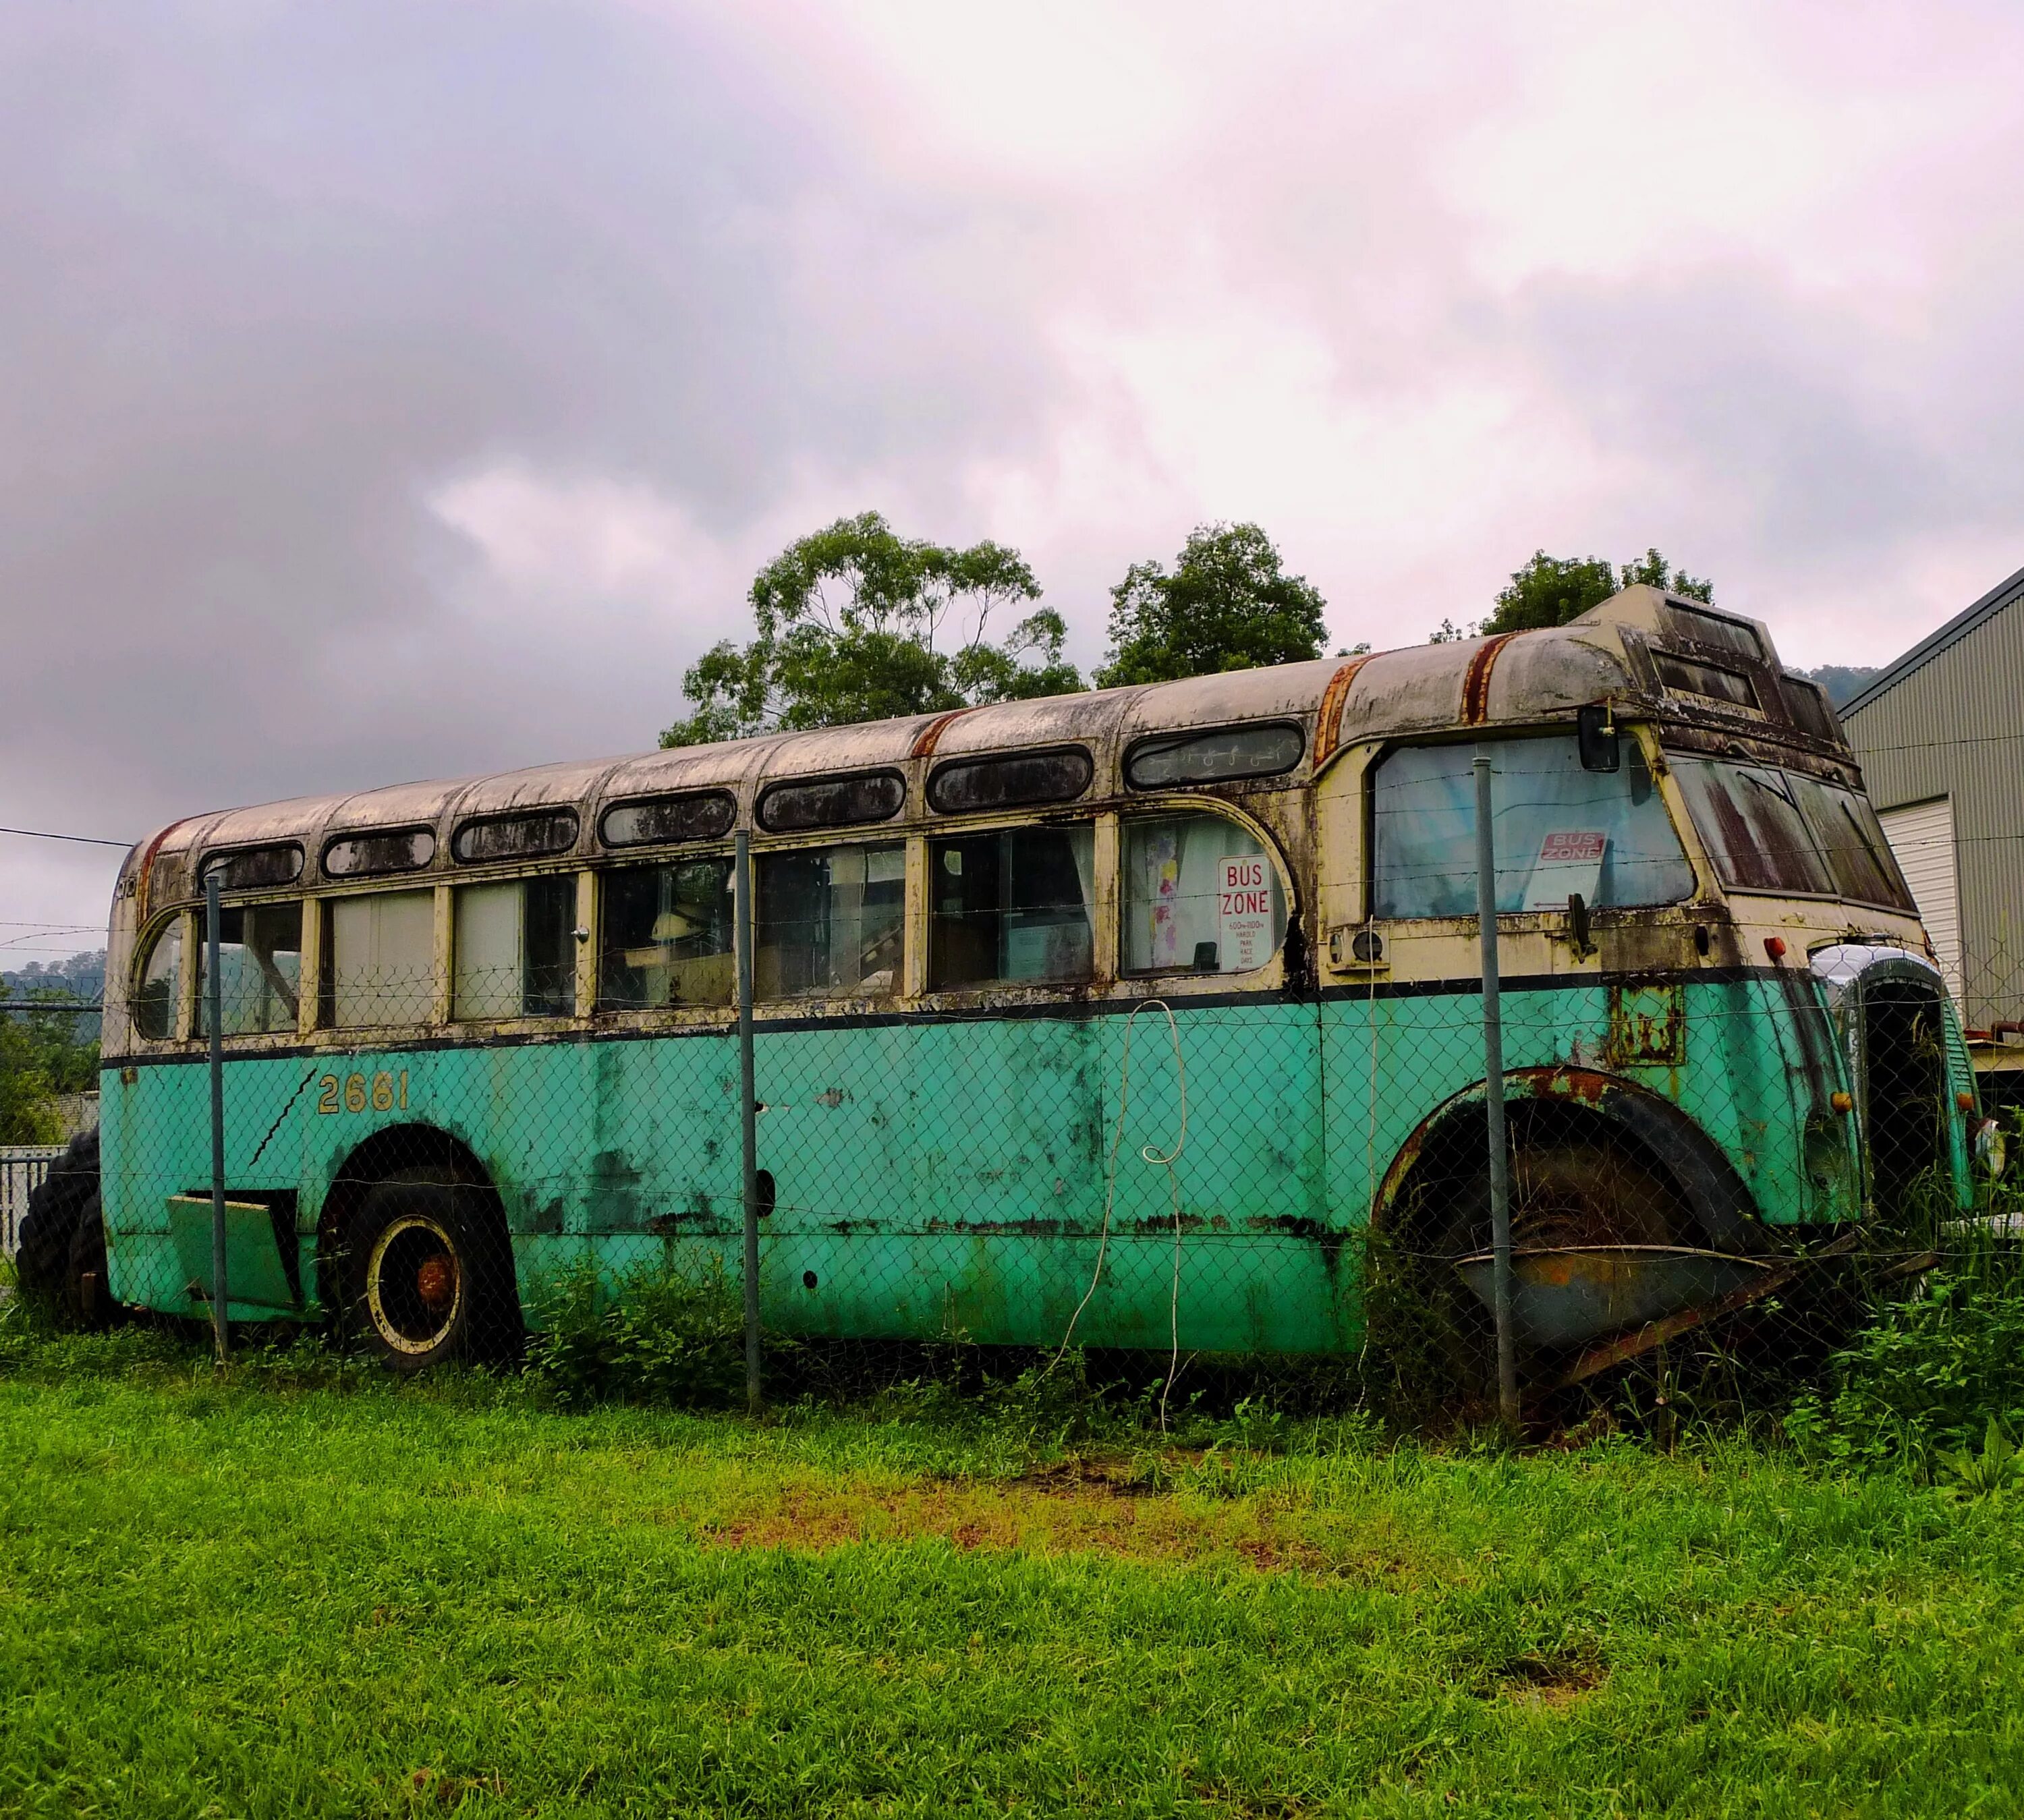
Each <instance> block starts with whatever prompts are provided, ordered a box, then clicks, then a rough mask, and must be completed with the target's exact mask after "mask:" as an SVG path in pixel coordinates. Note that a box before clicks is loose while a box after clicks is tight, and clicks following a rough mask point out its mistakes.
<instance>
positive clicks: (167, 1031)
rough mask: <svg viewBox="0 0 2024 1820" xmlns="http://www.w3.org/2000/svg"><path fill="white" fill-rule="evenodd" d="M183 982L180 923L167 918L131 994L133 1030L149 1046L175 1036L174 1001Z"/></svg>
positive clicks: (181, 925) (177, 918)
mask: <svg viewBox="0 0 2024 1820" xmlns="http://www.w3.org/2000/svg"><path fill="white" fill-rule="evenodd" d="M182 980H183V919H182V918H181V917H179V916H178V917H170V919H169V921H167V922H166V923H164V924H163V925H162V927H161V928H160V929H159V931H158V932H156V936H155V939H154V943H153V946H152V947H150V948H149V949H148V964H147V965H145V967H143V968H142V969H141V983H140V985H139V987H138V988H137V989H136V990H135V991H134V1029H135V1030H136V1031H138V1032H139V1033H140V1035H142V1036H144V1037H145V1038H148V1041H150V1042H167V1040H168V1038H170V1037H172V1036H174V1035H175V1034H176V1000H177V999H178V998H179V997H180V996H181V991H182Z"/></svg>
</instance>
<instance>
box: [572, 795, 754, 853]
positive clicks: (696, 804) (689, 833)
mask: <svg viewBox="0 0 2024 1820" xmlns="http://www.w3.org/2000/svg"><path fill="white" fill-rule="evenodd" d="M737 818H738V799H737V798H736V797H735V796H732V793H730V791H728V790H695V791H691V793H689V794H688V795H687V796H643V797H642V798H641V799H640V800H639V801H637V802H634V803H614V804H613V805H612V806H611V807H610V808H608V809H607V810H606V811H604V815H603V818H602V819H601V820H600V822H598V825H597V826H598V833H599V834H600V837H601V838H602V839H603V842H604V844H605V845H606V846H607V847H658V846H663V845H665V846H673V844H675V843H676V842H677V841H678V840H717V839H718V838H719V837H721V836H723V835H725V834H728V833H730V832H731V825H732V822H735V820H737Z"/></svg>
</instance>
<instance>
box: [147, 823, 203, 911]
mask: <svg viewBox="0 0 2024 1820" xmlns="http://www.w3.org/2000/svg"><path fill="white" fill-rule="evenodd" d="M197 819H198V818H197V817H196V816H195V815H185V816H184V817H183V818H182V820H181V821H180V822H170V824H169V825H168V826H167V827H166V828H164V829H162V830H161V831H160V832H159V833H157V834H156V836H155V837H154V839H153V840H150V841H149V842H148V845H147V850H146V851H145V852H143V853H142V854H141V859H140V863H139V865H138V866H136V867H135V869H134V870H135V871H136V872H137V873H138V875H139V877H138V882H137V883H136V884H135V886H134V926H135V927H136V928H138V927H140V926H141V925H143V924H145V922H146V921H147V920H148V907H149V906H148V896H149V890H150V887H151V886H152V884H153V882H154V877H155V855H156V854H157V853H159V851H161V848H162V843H163V841H164V840H167V839H168V837H170V835H171V834H173V833H175V831H176V830H177V829H178V828H182V827H186V826H189V823H191V822H194V821H196V820H197Z"/></svg>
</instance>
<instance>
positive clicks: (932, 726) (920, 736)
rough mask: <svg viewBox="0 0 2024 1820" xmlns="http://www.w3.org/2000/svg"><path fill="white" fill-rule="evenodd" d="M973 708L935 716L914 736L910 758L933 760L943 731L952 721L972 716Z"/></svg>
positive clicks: (951, 710) (954, 709)
mask: <svg viewBox="0 0 2024 1820" xmlns="http://www.w3.org/2000/svg"><path fill="white" fill-rule="evenodd" d="M975 712H977V710H976V709H974V708H952V709H950V710H949V711H948V713H946V714H937V716H935V717H934V719H933V720H930V722H929V723H927V725H926V727H922V729H921V731H919V733H917V734H915V735H914V745H913V749H912V750H911V752H910V753H908V757H910V758H933V756H935V747H936V746H937V745H938V744H939V743H940V742H941V737H942V734H943V731H944V729H945V728H946V727H948V724H949V723H950V722H951V721H952V720H961V719H962V718H963V716H965V715H966V714H974V713H975Z"/></svg>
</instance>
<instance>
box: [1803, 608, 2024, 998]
mask: <svg viewBox="0 0 2024 1820" xmlns="http://www.w3.org/2000/svg"><path fill="white" fill-rule="evenodd" d="M1841 713H1842V724H1843V726H1844V727H1846V729H1847V732H1848V738H1849V743H1850V745H1853V747H1854V749H1855V751H1856V754H1857V757H1858V758H1859V759H1860V760H1861V763H1862V771H1863V777H1864V782H1866V783H1867V785H1868V789H1869V794H1870V797H1871V800H1872V801H1873V802H1874V803H1875V805H1876V807H1877V808H1878V809H1879V811H1884V812H1885V815H1886V822H1889V821H1890V820H1892V819H1897V820H1898V821H1899V822H1900V825H1905V823H1904V820H1903V818H1891V817H1890V815H1889V811H1892V810H1894V809H1901V808H1905V807H1909V806H1911V805H1913V804H1938V803H1940V802H1941V800H1945V803H1946V804H1947V805H1948V808H1949V811H1950V812H1951V815H1952V824H1953V832H1954V845H1955V854H1954V859H1955V875H1956V877H1957V879H1958V881H1959V888H1960V900H1959V901H1960V969H1961V976H1962V983H1963V991H1962V994H1961V996H1962V1000H1963V1004H1962V1012H1963V1019H1964V1020H1965V1021H1966V1022H1967V1024H1968V1025H1969V1026H1970V1027H1971V1028H1974V1029H1980V1030H1986V1029H1989V1028H1990V1027H1993V1026H1994V1025H1996V1024H2001V1023H2007V1022H2011V1021H2015V1020H2019V1019H2024V569H2019V570H2018V572H2017V573H2015V574H2014V575H2012V576H2011V577H2009V578H2008V580H2006V581H2004V582H2003V583H2002V584H2000V586H1998V587H1996V588H1991V589H1990V590H1989V592H1988V593H1986V594H1985V595H1983V596H1982V598H1981V599H1979V600H1978V601H1976V602H1974V605H1973V606H1971V607H1969V608H1968V609H1967V610H1966V611H1965V612H1964V613H1960V614H1957V615H1956V617H1954V618H1953V619H1952V620H1949V621H1948V622H1947V624H1945V625H1943V626H1941V628H1940V629H1939V630H1938V632H1934V633H1933V634H1932V635H1931V636H1930V637H1929V638H1927V639H1922V640H1921V641H1920V642H1919V643H1918V644H1916V645H1915V646H1912V649H1911V650H1908V651H1907V652H1906V653H1905V655H1904V656H1903V657H1900V658H1899V659H1898V660H1897V662H1895V663H1894V664H1892V665H1890V666H1889V667H1888V668H1886V670H1885V671H1884V672H1883V674H1882V675H1881V676H1878V677H1877V678H1876V679H1875V681H1873V682H1872V683H1871V684H1870V685H1869V687H1868V688H1866V689H1864V690H1863V691H1862V692H1861V694H1858V695H1857V696H1856V697H1855V698H1853V700H1852V701H1850V702H1849V703H1848V704H1847V705H1846V706H1845V707H1844V708H1843V709H1842V711H1841ZM1919 858H1921V859H1923V861H1925V862H1927V867H1928V870H1930V859H1931V856H1930V855H1920V856H1919Z"/></svg>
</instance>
